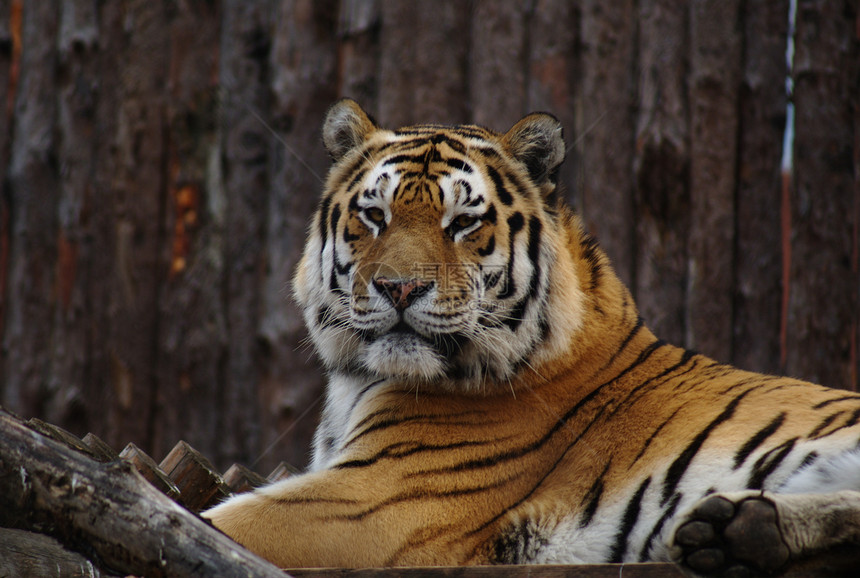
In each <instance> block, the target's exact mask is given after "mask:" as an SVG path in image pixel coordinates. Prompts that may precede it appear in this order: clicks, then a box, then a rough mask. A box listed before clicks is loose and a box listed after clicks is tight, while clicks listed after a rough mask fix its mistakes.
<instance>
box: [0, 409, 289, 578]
mask: <svg viewBox="0 0 860 578" xmlns="http://www.w3.org/2000/svg"><path fill="white" fill-rule="evenodd" d="M0 439H2V440H3V443H2V444H0V472H3V474H4V475H0V526H10V525H11V526H15V527H18V528H22V529H28V530H34V529H37V530H38V531H40V532H44V533H47V534H49V535H52V536H54V537H56V538H57V539H59V540H60V541H61V542H62V543H63V544H64V545H65V546H66V547H71V548H75V547H80V548H85V549H86V551H87V552H89V553H91V555H93V556H94V557H98V559H99V560H101V562H102V563H103V564H104V565H105V566H108V567H110V568H112V569H114V570H115V571H117V572H124V573H126V574H134V575H139V576H158V577H164V578H166V577H177V578H179V577H183V578H184V577H188V578H191V577H200V578H203V577H207V578H208V577H211V576H222V577H225V578H228V577H237V578H238V577H239V576H241V577H243V578H250V577H253V576H260V577H263V576H266V577H274V576H284V575H285V574H284V573H283V572H281V571H280V570H279V569H278V568H276V567H274V566H272V565H271V564H269V563H268V562H265V561H263V560H262V559H260V558H259V557H257V556H255V555H253V554H251V553H250V552H248V551H247V550H245V549H243V548H241V547H240V546H238V545H237V544H236V543H235V542H232V541H231V540H230V539H229V538H227V537H226V536H225V535H224V534H222V533H220V532H218V531H217V530H215V529H214V528H212V527H211V526H210V525H208V524H207V523H206V522H204V521H203V520H202V519H201V518H199V517H197V516H195V515H194V514H191V513H190V512H188V511H187V510H185V509H184V508H182V507H181V506H179V505H178V504H176V503H175V502H173V501H172V500H170V499H169V498H167V497H166V496H164V495H163V494H162V493H160V492H159V491H158V490H156V489H155V488H154V487H152V486H151V485H150V484H149V483H147V482H146V481H145V480H144V479H143V478H142V477H141V476H140V475H138V473H137V470H135V469H134V468H133V467H132V466H131V465H130V464H128V463H127V462H124V461H119V462H111V463H110V464H100V463H98V462H96V461H94V460H91V459H89V458H87V457H85V456H83V455H82V454H80V453H78V452H74V451H72V450H69V449H67V448H66V447H65V446H63V445H61V444H58V443H56V442H54V441H53V440H50V439H48V438H46V437H44V436H42V435H40V434H38V433H36V432H34V431H32V430H30V429H28V428H27V427H25V426H24V425H22V424H21V423H20V422H19V421H18V420H16V419H14V418H12V417H11V416H10V415H9V414H7V413H6V412H2V411H0Z"/></svg>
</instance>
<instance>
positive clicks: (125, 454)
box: [119, 443, 180, 500]
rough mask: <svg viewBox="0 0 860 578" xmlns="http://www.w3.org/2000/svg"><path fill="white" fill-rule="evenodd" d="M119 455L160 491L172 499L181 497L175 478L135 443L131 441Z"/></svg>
mask: <svg viewBox="0 0 860 578" xmlns="http://www.w3.org/2000/svg"><path fill="white" fill-rule="evenodd" d="M119 457H121V458H122V459H123V460H125V461H126V462H128V463H130V464H131V465H133V466H134V467H135V469H136V470H137V472H138V473H139V474H140V475H141V476H142V477H143V478H144V479H145V480H146V481H147V482H149V483H150V484H152V486H153V487H154V488H155V489H157V490H158V491H159V492H161V493H162V494H164V495H165V496H167V497H169V498H170V499H172V500H178V499H179V494H180V492H179V488H177V487H176V484H174V483H173V480H171V479H170V478H169V477H167V474H165V473H164V471H162V469H161V468H160V467H158V464H157V463H155V460H153V459H152V458H151V457H150V456H149V455H148V454H147V453H146V452H144V451H143V450H142V449H140V448H139V447H137V446H136V445H134V444H133V443H129V444H128V445H127V446H125V448H123V450H122V451H121V452H120V453H119Z"/></svg>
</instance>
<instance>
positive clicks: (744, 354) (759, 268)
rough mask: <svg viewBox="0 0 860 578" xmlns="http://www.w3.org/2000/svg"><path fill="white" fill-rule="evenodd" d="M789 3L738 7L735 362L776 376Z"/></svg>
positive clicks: (779, 0)
mask: <svg viewBox="0 0 860 578" xmlns="http://www.w3.org/2000/svg"><path fill="white" fill-rule="evenodd" d="M788 5H789V2H788V0H772V1H770V2H745V3H743V5H742V15H741V22H742V23H743V28H742V30H741V33H742V34H743V44H744V51H743V64H742V70H741V74H742V78H741V93H740V100H739V106H738V110H739V113H738V114H739V117H738V123H739V138H738V145H737V146H738V151H737V155H738V170H737V172H738V183H737V187H738V189H737V197H736V198H737V201H736V206H735V210H736V213H737V237H736V239H735V250H734V255H735V259H734V266H735V285H736V286H735V304H734V342H733V353H732V360H731V361H732V362H733V363H735V364H736V365H738V366H739V367H742V368H744V369H749V370H752V371H760V372H765V373H778V372H779V371H780V365H779V328H780V308H781V301H782V287H781V274H782V247H781V241H780V239H781V225H780V213H781V210H780V204H781V186H782V175H781V169H780V163H781V157H782V141H783V137H784V132H785V123H786V105H787V95H786V91H785V79H786V77H787V75H788V67H787V65H786V57H785V49H786V43H787V40H788Z"/></svg>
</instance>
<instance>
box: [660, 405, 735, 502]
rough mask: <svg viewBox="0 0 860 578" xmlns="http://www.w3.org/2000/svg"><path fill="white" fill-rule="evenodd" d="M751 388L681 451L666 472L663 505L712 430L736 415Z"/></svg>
mask: <svg viewBox="0 0 860 578" xmlns="http://www.w3.org/2000/svg"><path fill="white" fill-rule="evenodd" d="M750 391H751V390H749V389H748V390H746V391H743V392H741V393H740V394H739V395H738V396H736V397H735V398H734V399H733V400H732V401H731V402H729V404H728V405H727V406H726V408H725V409H724V410H723V411H722V413H720V415H718V416H717V417H715V418H714V419H713V421H711V423H709V424H708V425H707V426H705V428H704V429H703V430H702V431H700V432H699V434H698V435H697V436H696V437H695V438H694V439H693V441H691V442H690V443H689V444H688V445H687V447H686V448H684V451H683V452H681V455H680V456H678V457H677V458H676V459H675V461H674V462H672V465H671V466H669V470H668V471H667V472H666V480H665V481H664V482H663V499H662V500H661V505H665V504H666V502H668V501H669V498H670V497H671V496H672V494H673V493H674V491H675V488H677V487H678V483H679V482H680V481H681V478H682V477H683V476H684V472H686V471H687V468H688V467H689V466H690V462H692V461H693V458H694V457H696V454H697V453H699V450H700V449H702V445H704V443H705V441H706V440H707V439H708V436H710V435H711V432H712V431H714V429H716V428H717V426H719V425H720V424H721V423H723V422H725V421H727V420H729V419H731V417H732V415H734V413H735V410H736V409H737V407H738V405H739V404H740V403H741V400H742V399H743V398H744V397H745V396H746V395H747V394H748V393H749V392H750Z"/></svg>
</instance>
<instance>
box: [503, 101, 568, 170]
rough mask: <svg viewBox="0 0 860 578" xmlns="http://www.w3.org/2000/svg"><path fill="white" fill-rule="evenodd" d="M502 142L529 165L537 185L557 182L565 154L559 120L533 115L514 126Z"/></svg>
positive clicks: (549, 115) (542, 114) (539, 114)
mask: <svg viewBox="0 0 860 578" xmlns="http://www.w3.org/2000/svg"><path fill="white" fill-rule="evenodd" d="M502 142H503V143H504V144H505V146H506V147H507V149H508V151H510V153H511V154H512V155H513V157H514V158H515V159H517V160H518V161H520V162H521V163H523V164H524V165H525V166H526V169H527V170H528V173H529V176H530V177H531V178H532V181H534V183H535V184H536V185H538V186H540V185H543V184H545V183H547V182H551V183H553V184H554V183H555V178H556V175H557V173H558V167H559V165H561V162H562V161H563V160H564V153H565V146H564V138H563V137H562V128H561V123H560V122H559V121H558V119H557V118H555V117H554V116H552V115H551V114H546V113H543V112H533V113H531V114H529V115H527V116H526V117H524V118H523V119H522V120H520V121H519V122H518V123H517V124H515V125H514V126H513V127H511V130H509V131H508V132H507V133H505V135H504V136H503V137H502Z"/></svg>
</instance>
